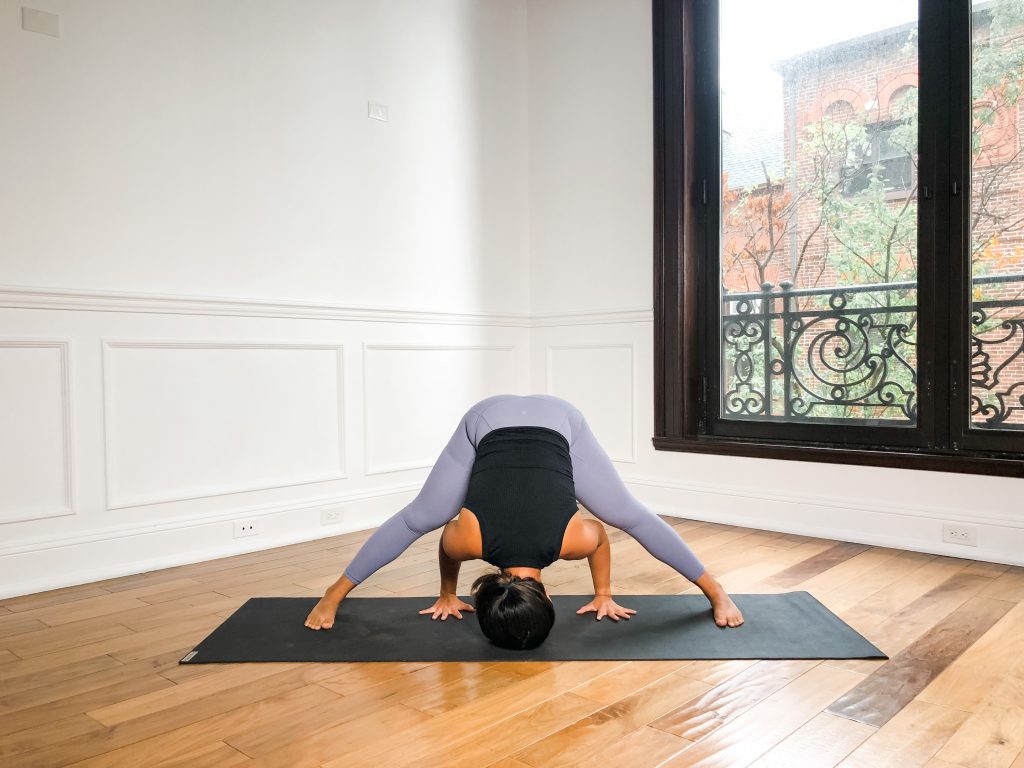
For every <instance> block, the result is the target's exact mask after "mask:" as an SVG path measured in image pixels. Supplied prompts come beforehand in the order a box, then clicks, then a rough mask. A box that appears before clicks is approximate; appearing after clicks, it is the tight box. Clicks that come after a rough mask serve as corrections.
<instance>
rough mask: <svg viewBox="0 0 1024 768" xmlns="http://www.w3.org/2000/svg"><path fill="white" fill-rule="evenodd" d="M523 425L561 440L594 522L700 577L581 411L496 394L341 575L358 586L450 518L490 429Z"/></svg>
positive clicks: (547, 398) (473, 413)
mask: <svg viewBox="0 0 1024 768" xmlns="http://www.w3.org/2000/svg"><path fill="white" fill-rule="evenodd" d="M522 426H539V427H548V428H549V429H554V430H556V431H558V432H560V433H561V434H562V436H563V437H565V439H566V441H567V442H568V443H569V455H570V457H571V458H572V470H573V482H574V484H575V486H576V498H577V499H578V500H579V501H580V502H581V503H582V504H583V506H585V507H586V508H587V509H588V510H589V511H590V512H591V513H593V515H594V516H595V517H596V518H598V519H599V520H601V522H603V523H607V524H608V525H611V526H614V527H615V528H619V529H621V530H623V531H625V532H626V533H628V534H629V535H630V536H632V537H633V538H634V539H636V540H637V541H639V542H640V544H642V545H643V547H644V549H646V550H647V551H648V552H650V553H651V554H652V555H654V557H656V558H658V559H659V560H661V561H662V562H664V563H667V564H668V565H670V566H672V567H673V568H675V569H676V570H677V571H679V573H681V574H682V575H683V576H685V577H686V578H687V579H689V580H690V581H696V580H697V579H699V578H700V577H701V575H702V574H703V573H704V566H703V565H701V563H700V561H699V560H698V559H697V556H696V555H695V554H694V553H693V551H692V550H691V549H690V548H689V547H688V546H687V545H686V542H684V541H683V540H682V539H681V538H680V537H679V534H678V533H676V532H675V530H673V529H672V527H671V526H670V525H669V524H668V523H666V522H665V521H664V520H662V519H661V518H660V517H658V516H657V515H655V514H654V513H653V512H651V510H649V509H647V507H645V506H644V505H643V504H641V503H640V502H639V501H637V500H636V499H635V498H633V496H632V494H630V492H629V491H628V490H627V489H626V486H625V485H623V483H622V480H621V479H620V478H619V475H618V473H617V472H616V471H615V467H614V466H613V465H612V462H611V459H609V458H608V454H606V453H605V452H604V449H603V448H601V446H600V445H599V444H598V442H597V440H596V439H595V438H594V434H593V433H592V432H591V431H590V427H589V426H588V425H587V422H586V421H585V420H584V418H583V414H582V413H580V411H579V410H578V409H577V408H575V407H574V406H573V405H572V404H571V403H569V402H568V401H566V400H563V399H561V398H558V397H554V396H553V395H525V396H520V395H495V396H494V397H489V398H487V399H485V400H481V401H480V402H479V403H477V404H476V405H474V406H473V407H472V408H470V409H469V410H468V411H467V412H466V415H465V416H463V417H462V421H460V422H459V426H458V427H457V428H456V430H455V434H453V435H452V437H451V439H450V440H449V441H448V445H447V446H445V449H444V451H442V452H441V456H440V457H439V458H438V460H437V463H436V464H434V468H433V469H432V470H431V471H430V475H429V476H428V477H427V481H426V483H424V485H423V488H422V489H421V490H420V492H419V494H418V495H417V496H416V498H415V499H413V500H412V501H411V502H409V504H408V505H407V506H406V507H405V508H403V509H402V510H401V511H400V512H398V513H396V514H395V515H393V516H392V517H390V518H388V520H386V521H385V522H384V524H383V525H381V527H380V528H378V529H377V530H376V531H375V532H374V534H373V535H372V536H371V537H370V538H369V539H368V540H367V542H366V543H365V544H364V545H363V546H362V548H361V549H360V550H359V552H358V553H357V554H356V556H355V557H354V558H353V559H352V562H351V563H349V566H348V568H346V569H345V575H346V576H348V578H349V579H350V580H351V581H352V582H354V583H356V584H358V583H359V582H361V581H363V580H364V579H366V578H368V577H369V576H370V575H371V574H372V573H374V572H375V571H376V570H377V569H378V568H381V567H383V566H385V565H387V564H388V563H390V562H391V561H392V560H394V559H395V558H396V557H398V556H399V555H400V554H402V552H404V551H405V550H406V549H407V548H408V547H409V545H411V544H412V543H413V542H414V541H416V539H418V538H419V537H420V536H422V535H423V534H425V533H427V532H428V531H432V530H434V529H436V528H440V527H441V526H442V525H444V524H445V523H447V522H448V521H449V520H451V519H452V518H454V517H455V516H456V515H457V514H458V513H459V510H461V509H462V502H463V501H464V500H465V498H466V490H467V488H468V487H469V476H470V471H471V470H472V468H473V460H474V458H475V457H476V446H477V444H478V443H479V442H480V440H481V439H482V438H483V436H484V435H486V434H487V433H488V432H490V431H491V430H492V429H499V428H501V427H522Z"/></svg>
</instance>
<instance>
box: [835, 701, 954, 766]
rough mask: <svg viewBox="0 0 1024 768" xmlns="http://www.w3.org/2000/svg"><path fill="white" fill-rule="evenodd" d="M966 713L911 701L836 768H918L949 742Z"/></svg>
mask: <svg viewBox="0 0 1024 768" xmlns="http://www.w3.org/2000/svg"><path fill="white" fill-rule="evenodd" d="M968 714H969V713H967V712H963V711H961V710H959V709H953V708H952V707H944V706H940V705H937V704H929V703H927V702H924V701H918V700H916V699H915V700H913V701H911V702H909V703H908V704H907V705H906V706H905V707H904V708H903V709H902V710H900V711H899V712H898V713H896V714H895V715H893V717H892V718H891V719H890V720H889V721H888V722H886V723H885V725H883V726H882V727H881V728H879V729H878V731H877V732H876V733H875V734H874V735H872V736H870V737H869V738H868V739H866V740H865V741H864V743H863V744H861V745H860V746H859V747H857V748H856V749H855V750H854V751H853V752H851V753H850V754H849V755H848V756H847V757H846V759H844V760H843V761H842V762H841V763H839V766H838V768H878V767H879V766H890V765H891V766H900V768H922V766H924V765H927V764H928V761H929V760H931V758H932V757H933V756H934V755H935V753H936V752H938V751H939V749H940V748H941V747H942V745H943V744H945V743H946V742H947V741H949V738H950V737H951V736H952V735H953V734H954V733H955V732H956V730H957V729H958V728H959V727H960V725H961V724H962V723H963V722H964V720H966V719H967V717H968Z"/></svg>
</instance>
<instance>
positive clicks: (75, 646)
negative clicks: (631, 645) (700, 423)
mask: <svg viewBox="0 0 1024 768" xmlns="http://www.w3.org/2000/svg"><path fill="white" fill-rule="evenodd" d="M669 522H670V523H672V524H673V525H674V526H675V528H676V529H677V530H678V531H679V532H680V533H681V534H682V536H683V537H684V538H685V539H686V541H687V542H688V543H689V544H690V546H691V547H692V548H693V549H694V550H695V551H696V552H697V554H698V555H699V556H700V557H701V559H702V560H703V561H704V563H705V564H706V565H707V566H708V569H709V570H710V571H711V572H712V573H713V574H715V575H716V576H717V577H718V578H719V580H720V581H721V582H722V583H723V584H724V585H725V587H726V589H728V590H729V591H730V592H733V593H764V592H784V591H790V590H807V591H809V592H811V593H812V594H813V595H814V596H816V597H817V598H818V599H819V600H821V601H822V602H823V603H824V604H825V605H827V606H828V607H829V608H830V609H831V610H832V611H834V612H835V613H837V614H839V615H840V616H842V617H843V619H844V620H846V621H847V622H848V623H849V624H850V625H851V626H853V627H854V628H855V629H856V630H858V631H859V632H861V633H862V634H863V635H865V636H866V637H867V638H868V639H869V640H871V641H872V642H874V643H875V644H876V645H878V646H879V647H880V648H882V649H883V650H884V651H885V652H886V653H887V654H888V655H889V656H890V657H891V658H890V659H889V660H888V661H884V660H837V661H805V660H801V661H750V660H743V661H731V660H730V661H668V662H639V661H634V662H609V661H600V662H591V661H588V662H567V663H529V662H518V663H501V664H423V663H400V664H390V663H389V664H291V663H289V664H241V665H239V664H231V665H195V666H192V665H185V666H179V665H178V663H177V662H178V659H180V658H181V657H182V656H183V655H184V654H185V653H186V652H187V651H188V650H189V649H191V648H192V647H193V646H194V645H195V644H196V643H198V641H199V640H201V639H202V638H203V637H204V636H205V635H206V634H207V633H208V632H209V631H211V630H212V629H213V628H214V627H216V626H217V625H218V624H219V623H220V622H221V621H222V620H223V619H224V618H225V617H227V616H228V615H230V614H231V613H232V611H234V610H235V609H236V608H237V607H238V606H239V605H241V604H242V603H243V602H244V601H245V600H246V599H247V598H248V597H251V596H260V595H296V596H318V595H319V594H321V593H322V591H323V588H324V587H325V586H326V585H327V584H329V583H330V582H331V581H333V580H334V578H335V577H336V576H337V574H338V572H339V571H340V570H341V568H342V567H343V566H344V565H345V564H347V562H348V561H349V559H350V558H351V557H352V555H353V554H354V553H355V551H356V550H357V549H358V547H359V545H360V544H361V542H362V541H364V540H365V538H366V536H367V534H366V533H365V532H363V533H355V534H348V535H345V536H338V537H334V538H328V539H321V540H319V541H316V542H311V543H308V544H300V545H295V546H289V547H283V548H279V549H274V550H268V551H265V552H259V553H254V554H249V555H242V556H239V557H232V558H227V559H222V560H216V561H210V562H206V563H200V564H196V565H189V566H182V567H179V568H171V569H167V570H163V571H155V572H152V573H147V574H142V575H139V576H131V577H126V578H120V579H112V580H109V581H104V582H99V583H95V584H88V585H84V586H79V587H72V588H68V589H61V590H55V591H52V592H46V593H41V594H37V595H30V596H25V597H19V598H14V599H10V600H6V601H3V602H0V765H3V766H23V765H31V766H46V767H47V768H50V767H51V766H66V765H75V766H125V767H126V768H128V767H130V768H139V766H147V767H148V766H189V767H190V768H195V767H196V766H207V765H209V766H287V768H297V767H299V766H319V765H322V766H331V767H332V768H333V767H335V766H338V767H340V766H346V768H347V767H349V766H386V767H387V768H399V767H400V766H470V767H472V768H478V767H480V768H482V767H483V766H493V767H494V768H528V767H532V768H547V767H548V766H576V765H579V766H582V765H593V766H600V768H614V767H615V766H630V767H631V768H637V767H640V768H642V767H643V766H661V765H664V766H698V765H699V766H723V767H724V768H738V766H747V765H751V766H757V767H758V768H763V767H765V766H780V767H781V766H785V767H786V768H794V767H797V768H803V767H805V766H837V765H838V766H843V768H853V767H854V766H857V767H858V768H861V767H863V768H879V767H881V766H895V767H898V768H909V767H911V766H927V767H928V768H949V766H964V767H965V768H986V767H988V766H992V767H993V768H994V767H995V766H1013V768H1022V767H1024V752H1022V750H1024V569H1021V568H1016V567H1008V566H1003V565H994V564H991V563H983V562H975V561H971V560H966V559H957V558H953V557H942V556H936V555H927V554H921V553H916V552H904V551H900V550H894V549H885V548H880V547H870V546H865V545H860V544H849V543H843V542H836V541H830V540H827V539H815V538H807V537H803V536H792V535H788V534H779V533H773V532H765V531H757V530H753V529H749V528H738V527H734V526H728V525H714V524H709V523H702V522H698V521H687V520H678V519H669ZM613 540H614V545H613V582H614V585H615V588H616V591H617V592H618V593H619V594H621V595H627V594H630V593H633V594H638V593H679V592H690V593H693V592H696V591H697V590H696V587H694V586H693V585H692V584H690V582H688V581H686V580H685V579H683V578H682V577H681V576H678V575H675V576H673V573H674V572H673V571H671V570H670V569H669V568H668V567H667V566H665V565H663V564H662V563H660V562H658V561H656V560H654V559H653V558H651V557H650V556H648V555H647V554H646V553H645V552H644V551H643V550H642V549H640V548H639V545H637V544H636V543H635V542H634V541H633V540H632V539H630V538H628V537H626V536H625V535H624V534H621V533H619V532H615V533H614V535H613ZM436 546H437V535H436V534H434V535H431V536H428V537H424V538H423V539H421V540H420V541H419V542H417V544H416V545H415V546H414V547H413V548H412V549H410V550H409V551H408V552H406V553H405V555H403V556H402V557H401V558H399V559H398V560H397V561H395V562H394V563H392V564H391V565H390V566H388V567H387V568H385V569H383V570H381V571H380V572H378V573H377V574H375V575H374V576H373V577H372V578H371V579H369V580H368V581H367V582H366V583H365V584H363V585H362V586H361V587H360V588H359V589H358V590H357V591H356V592H355V593H354V596H358V595H363V596H371V595H429V594H431V592H432V591H434V590H436V588H437V565H436ZM485 568H487V566H484V565H483V564H482V563H479V562H477V563H467V564H466V565H465V566H464V568H463V574H462V578H461V579H460V592H465V591H466V588H467V587H468V585H469V583H470V582H471V580H472V579H473V578H474V577H475V576H476V575H477V574H479V573H480V572H482V570H484V569H485ZM544 574H545V582H546V583H548V585H549V589H551V591H552V592H553V593H582V592H586V591H587V590H588V588H589V587H590V583H589V576H588V572H587V570H586V562H585V561H584V562H577V563H559V564H557V565H555V566H553V567H551V568H549V569H546V570H545V572H544ZM435 594H436V593H435ZM431 602H432V599H425V600H424V607H427V606H428V605H430V603H431ZM623 602H624V603H625V602H627V601H626V600H623ZM342 610H344V606H343V607H342ZM424 620H426V619H424ZM708 620H709V621H710V620H711V619H710V614H709V619H708ZM723 631H728V630H723Z"/></svg>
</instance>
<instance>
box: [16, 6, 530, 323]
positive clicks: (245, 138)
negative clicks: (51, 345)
mask: <svg viewBox="0 0 1024 768" xmlns="http://www.w3.org/2000/svg"><path fill="white" fill-rule="evenodd" d="M25 2H26V3H28V2H29V0H25ZM21 5H22V0H18V2H15V0H0V103H2V104H3V110H2V112H0V135H2V137H3V140H2V141H0V168H3V169H4V170H3V173H0V232H2V233H3V253H2V259H3V260H2V263H0V284H6V285H23V286H52V287H57V288H81V289H88V290H101V291H129V292H155V293H171V294H188V295H206V296H228V297H243V298H264V299H269V300H273V301H310V302H327V303H333V304H344V305H359V306H371V307H415V308H418V309H428V310H438V311H445V312H453V311H467V312H477V311H485V312H524V311H526V310H527V308H528V280H527V271H526V270H525V269H524V260H525V258H526V227H525V225H524V217H525V215H526V210H525V206H526V178H527V177H526V131H525V127H526V62H525V55H526V50H525V34H526V13H525V5H524V3H522V2H516V1H513V2H476V1H475V0H431V2H429V3H424V2H419V1H418V0H386V1H384V2H367V1H366V0H303V2H301V3H295V2H288V1H287V0H258V2H247V1H246V0H145V1H144V2H125V1H123V0H120V1H119V0H90V1H89V2H78V1H76V0H31V7H34V8H39V9H41V10H45V11H50V12H53V13H58V14H59V15H60V22H61V25H62V33H61V36H60V37H59V38H55V37H49V36H46V35H40V34H36V33H31V32H25V31H22V30H21V21H20V8H21ZM368 101H374V102H380V103H384V104H386V105H388V107H389V108H390V118H391V119H390V121H389V122H386V123H385V122H379V121H376V120H369V119H367V102H368Z"/></svg>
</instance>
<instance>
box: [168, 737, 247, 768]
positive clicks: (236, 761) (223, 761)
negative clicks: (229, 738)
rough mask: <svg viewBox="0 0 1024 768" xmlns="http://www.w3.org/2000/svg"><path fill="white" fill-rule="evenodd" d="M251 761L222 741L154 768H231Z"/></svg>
mask: <svg viewBox="0 0 1024 768" xmlns="http://www.w3.org/2000/svg"><path fill="white" fill-rule="evenodd" d="M251 762H252V760H251V759H249V758H248V757H246V756H245V755H243V754H242V753H241V752H239V751H238V750H237V749H235V748H234V747H229V746H228V745H227V744H225V743H224V742H223V741H218V742H214V743H213V744H208V745H207V746H205V747H203V748H202V749H198V750H196V751H195V752H190V753H189V754H187V755H182V756H181V757H180V758H178V759H176V760H164V761H163V762H160V763H154V768H206V767H207V766H209V768H222V767H223V768H231V766H239V765H248V764H249V763H251Z"/></svg>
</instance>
